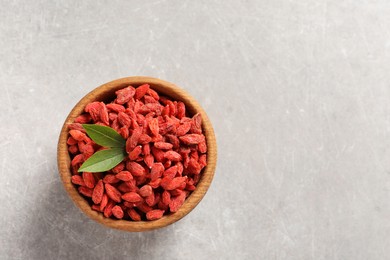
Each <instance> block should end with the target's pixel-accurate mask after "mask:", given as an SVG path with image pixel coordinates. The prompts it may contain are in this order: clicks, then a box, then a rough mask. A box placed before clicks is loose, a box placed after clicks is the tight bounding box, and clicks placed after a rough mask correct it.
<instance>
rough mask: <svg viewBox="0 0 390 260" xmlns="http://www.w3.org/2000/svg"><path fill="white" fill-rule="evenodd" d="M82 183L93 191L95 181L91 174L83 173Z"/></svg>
mask: <svg viewBox="0 0 390 260" xmlns="http://www.w3.org/2000/svg"><path fill="white" fill-rule="evenodd" d="M83 181H84V183H85V186H86V187H88V188H90V189H93V188H94V187H95V183H96V180H95V177H94V176H93V174H92V172H83Z"/></svg>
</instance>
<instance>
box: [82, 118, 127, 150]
mask: <svg viewBox="0 0 390 260" xmlns="http://www.w3.org/2000/svg"><path fill="white" fill-rule="evenodd" d="M83 128H84V129H85V131H87V134H88V136H89V137H91V139H92V140H93V141H94V142H95V143H97V144H98V145H101V146H104V147H125V145H126V140H125V139H123V137H122V136H121V135H120V134H118V133H117V132H116V131H115V130H114V129H112V128H111V127H108V126H101V125H93V124H83Z"/></svg>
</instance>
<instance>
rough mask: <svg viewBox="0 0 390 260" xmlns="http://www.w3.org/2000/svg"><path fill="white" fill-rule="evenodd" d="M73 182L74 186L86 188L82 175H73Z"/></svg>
mask: <svg viewBox="0 0 390 260" xmlns="http://www.w3.org/2000/svg"><path fill="white" fill-rule="evenodd" d="M71 180H72V183H73V184H76V185H80V186H85V183H84V180H83V178H82V177H81V176H80V175H73V176H72V179H71Z"/></svg>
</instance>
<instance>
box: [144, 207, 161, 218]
mask: <svg viewBox="0 0 390 260" xmlns="http://www.w3.org/2000/svg"><path fill="white" fill-rule="evenodd" d="M163 214H164V210H161V209H154V210H151V211H149V212H148V213H146V219H147V220H156V219H160V218H161V217H162V216H163Z"/></svg>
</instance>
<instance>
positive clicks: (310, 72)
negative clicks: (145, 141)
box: [0, 0, 390, 259]
mask: <svg viewBox="0 0 390 260" xmlns="http://www.w3.org/2000/svg"><path fill="white" fill-rule="evenodd" d="M0 2H1V10H0V36H1V37H0V90H1V95H0V111H1V114H0V120H1V124H0V183H1V188H0V212H1V217H0V219H1V225H0V258H1V259H126V258H127V259H388V258H389V255H390V249H389V248H390V202H389V201H390V200H389V195H390V73H389V72H390V34H389V28H390V17H389V13H390V2H389V1H387V0H382V1H381V0H372V1H363V0H361V1H357V0H354V1H353V0H328V1H309V0H299V1H298V0H291V1H281V0H273V1H265V0H258V1H253V0H247V1H244V0H241V1H230V0H229V1H203V0H199V1H188V0H187V1H178V0H175V1H164V0H159V1H4V0H3V1H0ZM130 75H149V76H154V77H159V78H162V79H165V80H168V81H171V82H174V83H176V84H177V85H179V86H181V87H183V88H185V89H186V90H187V91H188V92H190V93H191V94H192V95H193V96H194V97H195V98H196V99H197V100H198V101H199V102H200V103H201V105H202V106H203V107H204V108H205V110H206V111H207V113H208V115H209V117H210V119H211V120H212V122H213V124H214V127H215V131H216V135H217V139H218V145H219V160H218V168H217V171H216V176H215V179H214V181H213V183H212V186H211V188H210V190H209V192H208V193H207V195H206V197H205V198H204V199H203V201H202V202H201V203H200V204H199V206H198V207H197V208H196V209H195V210H194V211H193V212H192V213H191V214H190V215H188V216H187V217H185V218H184V219H183V220H181V221H179V222H178V223H176V224H174V225H171V226H169V227H167V228H165V229H161V230H157V231H152V232H147V233H125V232H119V231H115V230H110V229H106V228H104V227H101V226H100V225H98V224H97V223H95V222H93V221H92V220H90V219H88V218H87V217H86V216H84V215H83V214H82V213H81V212H80V211H79V210H78V209H77V208H76V207H75V206H74V205H73V203H72V202H71V200H70V199H69V198H68V196H67V195H66V193H65V191H64V189H63V187H62V184H61V182H60V179H59V176H58V172H57V167H56V145H57V138H58V135H59V131H60V127H61V125H62V123H63V121H64V119H65V117H66V115H67V114H68V112H69V111H70V109H71V108H72V107H73V106H74V105H75V103H76V102H77V101H78V100H79V99H80V98H81V97H82V96H84V95H85V94H86V93H87V92H89V91H91V90H92V89H93V88H94V87H96V86H98V85H100V84H102V83H105V82H107V81H110V80H113V79H116V78H120V77H124V76H130Z"/></svg>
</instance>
